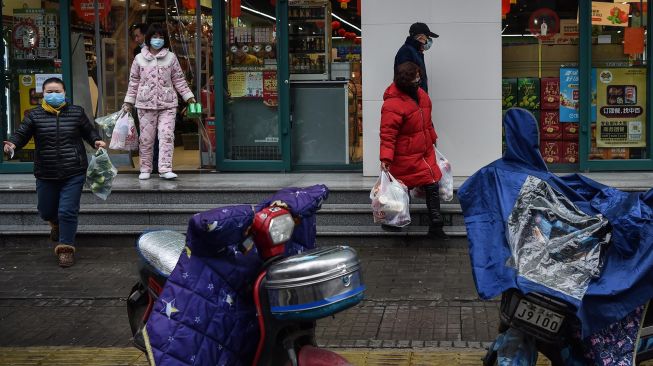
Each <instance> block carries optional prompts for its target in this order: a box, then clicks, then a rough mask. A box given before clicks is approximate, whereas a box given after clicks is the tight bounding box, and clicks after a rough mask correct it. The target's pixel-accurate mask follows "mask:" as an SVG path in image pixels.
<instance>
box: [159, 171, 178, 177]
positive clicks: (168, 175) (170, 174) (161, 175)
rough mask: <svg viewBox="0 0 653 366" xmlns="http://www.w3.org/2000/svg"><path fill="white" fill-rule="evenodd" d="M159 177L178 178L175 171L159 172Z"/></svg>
mask: <svg viewBox="0 0 653 366" xmlns="http://www.w3.org/2000/svg"><path fill="white" fill-rule="evenodd" d="M159 177H161V178H163V179H175V178H177V174H175V173H173V172H165V173H161V174H159Z"/></svg>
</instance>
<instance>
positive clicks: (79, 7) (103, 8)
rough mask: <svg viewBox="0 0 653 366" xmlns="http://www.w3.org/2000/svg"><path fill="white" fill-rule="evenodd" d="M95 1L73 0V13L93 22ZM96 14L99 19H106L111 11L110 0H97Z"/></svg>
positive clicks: (88, 21)
mask: <svg viewBox="0 0 653 366" xmlns="http://www.w3.org/2000/svg"><path fill="white" fill-rule="evenodd" d="M95 1H96V0H73V6H74V8H75V13H76V14H77V16H78V17H80V18H81V19H82V20H84V21H85V22H87V23H94V22H95ZM97 3H98V16H99V18H100V20H104V19H106V17H107V15H109V12H110V11H111V0H97Z"/></svg>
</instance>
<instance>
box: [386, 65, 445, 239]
mask: <svg viewBox="0 0 653 366" xmlns="http://www.w3.org/2000/svg"><path fill="white" fill-rule="evenodd" d="M419 70H420V69H419V66H417V65H416V64H415V63H413V62H404V63H402V64H401V65H399V67H398V68H397V72H396V73H395V79H394V82H393V83H392V84H391V85H390V86H389V87H388V88H387V89H386V91H385V93H384V95H383V107H382V108H381V130H380V135H381V149H380V159H381V169H382V170H384V171H389V172H390V174H392V175H393V176H394V177H395V178H397V179H398V180H401V181H402V182H403V183H404V184H405V185H406V186H408V188H415V187H420V186H421V187H423V188H424V191H425V193H426V206H427V208H428V214H429V220H430V224H429V232H428V235H429V237H432V238H438V239H444V240H446V239H448V236H447V235H446V234H445V233H444V231H443V230H442V227H443V225H444V223H443V220H442V215H441V214H440V196H439V192H438V190H439V187H438V182H439V181H440V178H441V176H442V173H441V172H440V169H439V168H438V165H437V164H436V160H435V149H434V147H433V145H434V144H435V143H436V141H437V138H438V135H437V134H436V133H435V129H434V128H433V123H432V122H431V109H432V107H431V99H430V98H429V96H428V94H426V92H424V91H423V90H422V89H421V88H419V82H420V73H419ZM384 228H388V227H386V226H384Z"/></svg>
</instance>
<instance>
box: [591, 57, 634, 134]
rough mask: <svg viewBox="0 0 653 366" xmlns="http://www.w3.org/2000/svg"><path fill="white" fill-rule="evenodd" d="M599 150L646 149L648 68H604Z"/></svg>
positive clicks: (600, 105)
mask: <svg viewBox="0 0 653 366" xmlns="http://www.w3.org/2000/svg"><path fill="white" fill-rule="evenodd" d="M598 78H599V83H598V104H599V116H598V119H597V131H596V143H597V146H598V147H646V131H645V127H646V113H645V112H646V111H645V109H646V69H645V68H614V69H601V70H600V71H599V74H598Z"/></svg>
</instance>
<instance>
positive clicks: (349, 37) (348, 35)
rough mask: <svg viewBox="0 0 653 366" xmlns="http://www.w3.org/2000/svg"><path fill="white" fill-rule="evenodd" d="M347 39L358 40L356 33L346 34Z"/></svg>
mask: <svg viewBox="0 0 653 366" xmlns="http://www.w3.org/2000/svg"><path fill="white" fill-rule="evenodd" d="M345 38H346V39H350V40H354V39H356V33H354V32H347V33H345Z"/></svg>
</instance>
